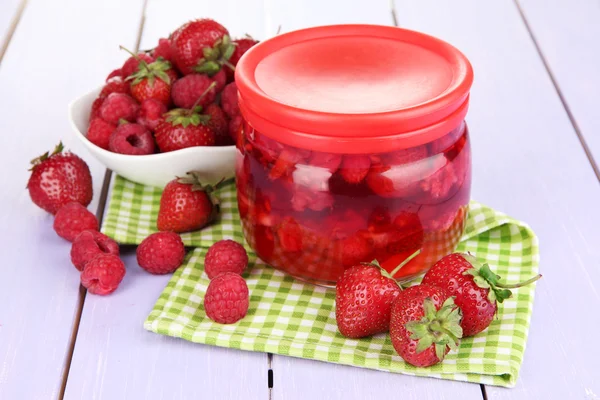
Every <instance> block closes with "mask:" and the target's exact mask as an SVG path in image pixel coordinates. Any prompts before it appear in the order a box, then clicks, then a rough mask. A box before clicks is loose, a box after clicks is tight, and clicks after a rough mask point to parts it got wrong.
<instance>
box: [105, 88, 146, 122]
mask: <svg viewBox="0 0 600 400" xmlns="http://www.w3.org/2000/svg"><path fill="white" fill-rule="evenodd" d="M139 108H140V106H139V104H138V103H137V102H136V101H135V100H134V99H133V98H132V97H131V96H128V95H126V94H124V93H111V94H109V95H108V97H107V98H106V99H105V100H104V102H103V103H102V106H100V117H101V118H102V119H103V120H105V121H106V122H110V123H111V124H114V125H117V124H118V123H119V120H121V119H124V120H126V121H129V122H133V121H135V118H136V116H137V112H138V109H139Z"/></svg>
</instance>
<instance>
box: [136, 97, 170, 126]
mask: <svg viewBox="0 0 600 400" xmlns="http://www.w3.org/2000/svg"><path fill="white" fill-rule="evenodd" d="M166 112H167V106H165V105H164V104H163V103H161V102H160V101H158V100H154V99H148V100H144V101H143V102H142V104H141V105H140V110H139V111H138V115H137V118H136V121H137V123H138V124H140V125H143V126H145V127H146V128H148V129H149V130H150V131H152V132H154V131H155V130H156V128H157V127H158V124H160V123H161V122H162V119H163V118H162V116H163V114H165V113H166Z"/></svg>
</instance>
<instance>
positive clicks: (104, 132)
mask: <svg viewBox="0 0 600 400" xmlns="http://www.w3.org/2000/svg"><path fill="white" fill-rule="evenodd" d="M115 129H117V127H116V126H115V125H113V124H111V123H109V122H106V121H105V120H103V119H102V118H98V117H96V118H94V119H92V120H91V121H90V126H89V127H88V130H87V133H86V135H85V136H86V137H87V139H88V140H89V141H90V142H92V143H94V144H95V145H96V146H98V147H100V148H103V149H104V150H108V142H109V140H110V135H111V134H112V133H113V132H114V131H115Z"/></svg>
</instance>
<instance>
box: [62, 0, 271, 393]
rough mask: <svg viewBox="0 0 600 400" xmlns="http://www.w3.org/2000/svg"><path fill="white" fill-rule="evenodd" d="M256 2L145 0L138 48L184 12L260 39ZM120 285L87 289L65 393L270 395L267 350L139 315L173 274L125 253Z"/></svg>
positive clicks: (150, 42) (149, 44)
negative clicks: (177, 332) (168, 333)
mask: <svg viewBox="0 0 600 400" xmlns="http://www.w3.org/2000/svg"><path fill="white" fill-rule="evenodd" d="M262 10H263V8H262V2H260V1H245V2H237V1H219V2H213V1H192V0H187V1H186V0H178V1H171V2H164V1H158V0H149V2H148V4H147V7H146V18H145V24H144V31H143V35H142V40H141V45H140V48H142V49H145V48H151V47H153V46H155V45H156V43H157V41H158V39H159V38H161V37H167V36H168V35H169V33H170V32H171V31H172V30H174V29H175V28H176V27H178V26H179V25H181V24H182V23H184V22H186V21H187V20H189V19H193V18H200V17H210V18H214V19H216V20H217V21H219V22H221V23H223V24H224V25H225V26H226V27H227V28H229V30H230V33H231V34H232V35H233V36H242V35H244V34H245V33H250V34H252V35H253V36H255V37H257V38H261V37H262V36H263V34H264V32H263V23H262V20H263V17H262V16H263V11H262ZM124 262H125V263H126V266H127V275H126V277H125V280H124V281H123V283H122V287H120V288H119V290H118V291H116V292H115V293H113V294H112V295H111V296H108V297H106V298H102V297H98V296H93V295H87V296H86V299H85V304H84V308H83V312H82V317H81V323H80V329H79V335H78V337H77V342H76V346H75V350H74V354H73V360H72V368H71V373H70V375H69V380H68V382H67V388H66V392H65V397H66V398H68V399H69V398H91V397H92V396H94V395H95V396H97V397H99V398H128V397H129V398H137V397H143V398H145V399H153V398H169V399H171V398H173V399H179V398H181V399H189V398H204V397H206V396H208V397H209V398H213V397H214V398H217V397H219V396H221V397H224V398H243V399H260V398H263V399H264V398H267V397H268V387H267V371H268V360H267V354H264V353H251V352H244V351H237V350H231V349H223V348H218V347H212V346H203V345H199V344H193V343H189V342H186V341H183V340H180V339H174V338H170V337H165V336H161V335H156V334H153V333H149V332H147V331H145V330H144V329H143V322H144V320H145V318H146V316H147V315H148V313H149V312H150V310H151V309H152V306H153V304H154V302H155V301H156V299H157V298H158V296H159V294H160V292H161V291H162V290H163V288H164V287H165V286H166V284H167V282H168V280H169V278H170V276H153V275H150V274H148V273H146V272H145V271H143V270H141V269H140V267H139V266H138V265H137V262H136V260H135V254H134V252H130V253H128V254H127V255H126V256H125V257H124Z"/></svg>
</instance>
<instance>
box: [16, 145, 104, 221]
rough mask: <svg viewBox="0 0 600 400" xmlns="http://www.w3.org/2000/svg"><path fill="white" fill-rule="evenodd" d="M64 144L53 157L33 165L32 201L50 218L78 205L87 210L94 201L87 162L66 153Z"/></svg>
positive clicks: (41, 159) (41, 158) (46, 154)
mask: <svg viewBox="0 0 600 400" xmlns="http://www.w3.org/2000/svg"><path fill="white" fill-rule="evenodd" d="M63 149H64V147H63V144H62V142H61V143H59V144H58V146H56V148H55V149H54V151H53V152H52V154H49V153H48V152H46V153H44V154H43V155H41V156H40V157H38V158H36V159H34V160H32V161H31V164H32V167H31V169H30V171H32V172H31V176H30V177H29V182H27V189H28V190H29V195H30V196H31V200H32V201H33V202H34V203H35V204H36V205H37V206H38V207H40V208H42V209H44V210H46V211H48V212H49V213H50V214H56V212H57V211H58V210H59V209H60V208H61V207H63V206H64V205H65V204H67V203H70V202H72V201H77V202H79V203H80V204H81V205H83V206H85V207H87V206H88V204H90V202H91V201H92V194H93V190H92V175H91V174H90V169H89V168H88V166H87V164H86V163H85V161H83V160H82V159H81V158H79V157H77V156H76V155H75V154H73V153H70V152H67V153H63V152H62V151H63Z"/></svg>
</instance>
